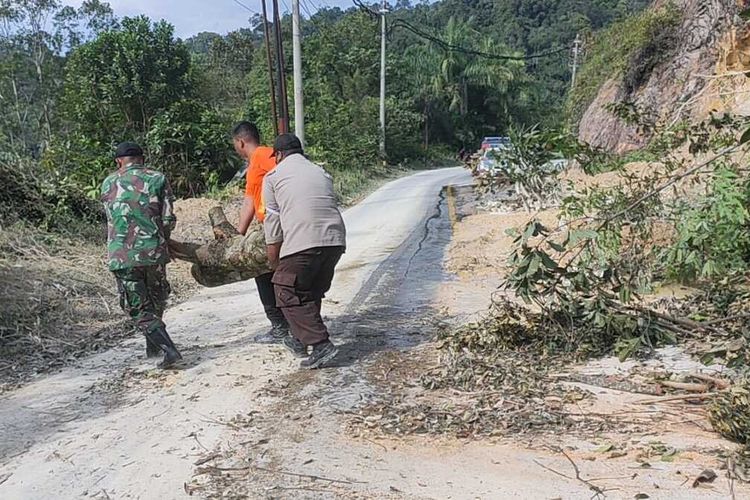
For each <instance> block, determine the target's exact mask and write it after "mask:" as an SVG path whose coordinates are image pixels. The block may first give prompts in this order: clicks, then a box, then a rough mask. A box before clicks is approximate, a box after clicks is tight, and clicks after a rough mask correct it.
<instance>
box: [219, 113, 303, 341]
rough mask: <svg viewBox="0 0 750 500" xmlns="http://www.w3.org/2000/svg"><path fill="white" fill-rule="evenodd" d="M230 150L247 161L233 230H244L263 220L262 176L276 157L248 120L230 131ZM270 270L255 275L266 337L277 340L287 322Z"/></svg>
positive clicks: (285, 328) (280, 336)
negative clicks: (267, 327)
mask: <svg viewBox="0 0 750 500" xmlns="http://www.w3.org/2000/svg"><path fill="white" fill-rule="evenodd" d="M232 139H233V141H234V150H235V151H237V154H238V155H240V156H241V157H242V158H244V159H245V160H246V161H247V162H248V168H247V174H246V185H245V201H244V203H243V205H242V210H241V212H240V223H239V226H238V227H237V230H238V231H239V232H240V234H243V235H244V234H245V233H246V232H247V229H248V228H249V227H250V223H251V222H252V221H253V219H256V220H257V221H258V222H261V223H262V222H263V219H264V218H265V215H266V210H265V206H264V205H263V197H262V193H263V178H264V177H265V176H266V174H267V173H268V172H270V171H271V170H273V169H274V168H276V159H275V156H274V153H273V148H270V147H267V146H261V145H260V132H259V131H258V127H256V126H255V125H254V124H252V123H250V122H241V123H239V124H237V126H235V127H234V130H233V131H232ZM271 278H273V272H270V273H268V274H264V275H262V276H258V277H257V278H255V284H256V285H257V287H258V295H259V296H260V301H261V302H262V303H263V309H264V310H265V312H266V316H267V317H268V319H269V320H270V321H271V330H270V331H269V335H268V336H266V337H265V339H266V340H270V341H273V342H280V341H281V339H283V338H284V337H286V336H287V335H289V324H288V323H287V322H286V319H284V315H283V313H282V312H281V309H279V308H278V307H276V296H275V294H274V287H273V283H271Z"/></svg>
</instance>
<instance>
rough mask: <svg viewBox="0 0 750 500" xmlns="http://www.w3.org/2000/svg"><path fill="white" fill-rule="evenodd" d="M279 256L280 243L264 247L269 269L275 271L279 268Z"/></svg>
mask: <svg viewBox="0 0 750 500" xmlns="http://www.w3.org/2000/svg"><path fill="white" fill-rule="evenodd" d="M280 254H281V243H274V244H273V245H266V255H268V263H269V264H270V266H271V269H273V270H275V269H276V268H277V267H279V255H280Z"/></svg>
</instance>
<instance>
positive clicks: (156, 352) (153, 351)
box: [146, 338, 161, 358]
mask: <svg viewBox="0 0 750 500" xmlns="http://www.w3.org/2000/svg"><path fill="white" fill-rule="evenodd" d="M159 356H161V349H159V346H158V345H156V344H154V343H153V342H151V341H150V340H149V339H148V338H146V357H147V358H158V357H159Z"/></svg>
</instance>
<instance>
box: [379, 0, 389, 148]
mask: <svg viewBox="0 0 750 500" xmlns="http://www.w3.org/2000/svg"><path fill="white" fill-rule="evenodd" d="M387 13H388V2H387V0H383V5H382V7H381V8H380V17H381V35H380V157H381V158H382V159H383V162H385V15H386V14H387Z"/></svg>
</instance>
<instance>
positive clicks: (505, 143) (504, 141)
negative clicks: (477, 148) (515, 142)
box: [481, 137, 510, 151]
mask: <svg viewBox="0 0 750 500" xmlns="http://www.w3.org/2000/svg"><path fill="white" fill-rule="evenodd" d="M509 146H510V137H485V138H484V139H482V147H481V150H482V151H488V150H492V149H502V148H507V147H509Z"/></svg>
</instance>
